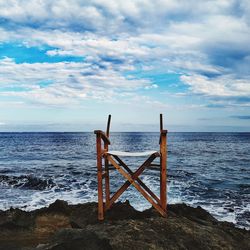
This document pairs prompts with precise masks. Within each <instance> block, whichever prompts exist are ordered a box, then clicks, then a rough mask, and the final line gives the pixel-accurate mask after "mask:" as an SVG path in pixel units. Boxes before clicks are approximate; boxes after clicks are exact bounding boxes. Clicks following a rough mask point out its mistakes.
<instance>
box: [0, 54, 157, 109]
mask: <svg viewBox="0 0 250 250" xmlns="http://www.w3.org/2000/svg"><path fill="white" fill-rule="evenodd" d="M0 68H1V76H0V82H1V83H2V84H1V88H2V91H1V95H2V96H19V97H23V98H27V99H29V100H32V101H33V102H39V103H45V104H57V105H59V104H65V103H68V102H69V101H70V102H73V103H75V102H77V101H80V100H83V99H97V100H98V99H99V100H110V99H112V98H117V97H118V96H119V97H120V92H121V91H123V92H125V93H126V92H128V93H129V92H133V91H135V90H136V89H140V88H142V89H143V88H145V89H147V88H151V87H152V88H155V87H156V86H155V85H154V84H151V82H150V81H149V80H145V79H135V78H126V77H125V76H123V75H121V73H120V72H119V71H116V70H115V69H113V67H112V65H111V64H110V63H105V64H102V67H100V66H98V65H93V64H91V63H87V62H82V63H78V62H59V63H32V64H30V63H22V64H16V63H15V62H14V61H13V60H12V59H10V58H5V59H3V60H0ZM44 79H46V80H47V82H46V84H41V82H42V81H44ZM6 88H7V89H8V90H6ZM17 88H18V91H15V89H17Z"/></svg>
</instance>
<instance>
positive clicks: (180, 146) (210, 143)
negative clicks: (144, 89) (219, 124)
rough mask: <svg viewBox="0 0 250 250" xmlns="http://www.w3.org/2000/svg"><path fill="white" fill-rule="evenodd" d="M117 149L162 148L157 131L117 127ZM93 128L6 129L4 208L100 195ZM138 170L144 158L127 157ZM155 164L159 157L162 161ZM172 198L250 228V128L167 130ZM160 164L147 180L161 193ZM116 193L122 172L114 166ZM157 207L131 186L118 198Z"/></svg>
mask: <svg viewBox="0 0 250 250" xmlns="http://www.w3.org/2000/svg"><path fill="white" fill-rule="evenodd" d="M110 140H111V142H112V145H111V147H110V149H112V150H123V151H129V152H132V151H144V150H159V144H158V143H159V134H158V133H144V132H143V133H137V132H133V133H132V132H124V133H118V132H117V133H111V135H110ZM95 150H96V148H95V135H94V133H90V132H86V133H59V132H58V133H54V132H53V133H52V132H51V133H0V210H6V209H9V208H10V207H13V208H21V209H23V210H27V211H30V210H33V209H37V208H41V207H43V206H48V205H49V204H50V203H52V202H54V201H55V200H56V199H62V200H65V201H67V202H69V203H70V204H77V203H85V202H93V201H97V175H96V173H97V171H96V151H95ZM122 159H123V160H124V161H125V162H127V163H128V165H129V166H130V167H131V169H132V170H136V169H137V168H138V166H139V165H141V164H142V163H143V162H144V160H145V157H129V158H126V157H123V158H122ZM155 163H157V160H156V162H155ZM167 168H168V171H167V178H168V192H167V193H168V203H169V204H175V203H186V204H188V205H190V206H192V207H197V206H201V207H202V208H204V209H206V210H207V211H209V212H210V213H211V214H212V215H213V216H214V217H215V218H217V219H218V220H221V221H228V222H233V223H235V224H236V225H237V226H238V227H241V228H246V229H250V133H198V132H197V133H169V134H168V162H167ZM159 174H160V172H159V171H158V169H157V168H153V169H146V170H145V171H144V172H143V174H142V175H141V179H142V180H143V182H144V183H145V184H146V185H147V186H148V187H149V188H151V189H152V190H153V191H154V192H155V193H156V194H159ZM110 182H111V192H114V191H115V190H117V189H118V188H119V187H120V186H121V185H122V184H123V183H124V179H123V177H122V176H121V175H120V174H119V173H118V172H117V171H112V172H111V180H110ZM119 200H120V201H125V200H129V201H130V203H131V205H133V206H134V207H135V208H136V209H138V210H144V209H147V208H149V207H151V205H150V204H149V203H148V202H147V201H146V200H145V199H144V197H142V196H141V195H140V194H139V193H138V192H137V191H136V190H135V189H134V188H133V187H130V188H129V189H128V190H127V191H126V192H125V193H123V195H122V196H121V197H120V199H119Z"/></svg>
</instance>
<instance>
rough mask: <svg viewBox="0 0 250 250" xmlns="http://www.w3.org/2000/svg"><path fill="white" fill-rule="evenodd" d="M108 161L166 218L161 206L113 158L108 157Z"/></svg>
mask: <svg viewBox="0 0 250 250" xmlns="http://www.w3.org/2000/svg"><path fill="white" fill-rule="evenodd" d="M107 157H108V160H109V162H111V163H112V164H113V165H114V167H115V168H116V169H117V170H118V171H119V172H120V173H121V174H122V175H123V176H124V177H125V178H126V179H127V180H128V181H129V182H130V183H131V184H132V185H133V186H134V187H135V188H136V189H137V190H138V191H139V192H140V193H141V194H142V195H143V196H144V198H145V199H146V200H147V201H148V202H150V203H151V204H152V206H153V207H154V208H155V209H156V210H157V211H158V212H159V213H160V214H161V215H162V216H164V217H165V216H166V213H165V211H164V210H163V209H162V207H161V206H159V205H158V204H156V203H155V202H154V200H153V199H152V198H151V197H150V196H149V195H148V194H147V193H146V192H145V191H144V189H143V188H142V187H141V186H140V185H139V184H137V183H136V182H135V180H134V179H133V178H132V177H131V176H130V175H129V174H128V173H126V172H125V171H124V170H123V169H122V168H121V167H120V166H119V165H118V164H117V163H116V162H115V160H113V158H112V157H111V156H110V155H108V156H107Z"/></svg>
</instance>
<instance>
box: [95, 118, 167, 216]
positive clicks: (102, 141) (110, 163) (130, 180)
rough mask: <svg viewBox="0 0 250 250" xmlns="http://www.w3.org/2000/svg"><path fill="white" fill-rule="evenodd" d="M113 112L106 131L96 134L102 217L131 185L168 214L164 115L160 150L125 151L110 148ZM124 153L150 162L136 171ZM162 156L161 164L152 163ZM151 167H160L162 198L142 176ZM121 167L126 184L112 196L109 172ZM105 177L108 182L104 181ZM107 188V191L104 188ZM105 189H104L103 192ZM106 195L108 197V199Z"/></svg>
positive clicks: (159, 209) (161, 123)
mask: <svg viewBox="0 0 250 250" xmlns="http://www.w3.org/2000/svg"><path fill="white" fill-rule="evenodd" d="M110 122H111V115H109V117H108V123H107V129H106V133H105V132H103V131H101V130H95V131H94V133H95V134H96V152H97V179H98V219H99V220H103V219H104V213H105V211H107V210H108V209H110V208H111V206H112V205H113V204H114V202H115V201H116V200H117V199H118V198H119V197H120V196H121V194H122V193H123V192H124V191H125V190H126V189H127V188H128V187H129V186H130V185H133V186H134V187H135V188H136V189H137V190H138V191H139V192H140V193H141V194H142V195H143V196H144V197H145V198H146V199H147V200H148V201H149V202H150V203H151V204H152V206H153V207H154V208H155V209H156V210H157V211H158V212H159V213H160V214H161V215H162V216H163V217H166V212H167V130H164V129H163V118H162V114H160V140H159V144H160V151H159V152H158V151H146V152H121V151H109V148H108V147H109V145H110V140H109V129H110ZM121 156H126V157H127V156H131V157H136V156H147V157H148V158H147V159H146V161H145V162H144V163H143V164H142V165H141V166H140V167H139V168H138V169H137V170H136V171H134V172H133V171H132V170H131V169H130V168H129V167H128V166H127V165H126V164H125V162H123V160H122V159H121V158H120V157H121ZM157 157H160V164H153V163H152V162H153V161H154V160H155V159H156V158H157ZM150 166H159V170H160V197H157V196H156V195H155V194H154V193H153V192H152V191H151V190H150V189H149V188H148V187H147V186H146V185H145V184H144V183H143V182H142V180H141V179H140V178H139V176H140V175H141V174H142V172H143V171H144V170H145V169H146V168H148V167H150ZM111 169H115V170H117V171H118V172H119V173H120V174H121V175H123V177H124V178H125V179H126V181H125V183H124V184H123V185H122V186H121V187H120V188H119V189H118V190H117V191H116V192H115V193H114V194H113V195H112V196H111V194H110V181H109V171H110V170H111ZM103 179H105V183H104V184H103ZM103 189H104V190H103ZM103 191H104V192H103ZM104 197H105V199H104Z"/></svg>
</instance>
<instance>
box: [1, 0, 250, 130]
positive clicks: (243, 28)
mask: <svg viewBox="0 0 250 250" xmlns="http://www.w3.org/2000/svg"><path fill="white" fill-rule="evenodd" d="M0 107H1V108H0V131H92V130H93V129H96V128H102V127H104V126H105V121H106V117H107V115H108V114H109V113H111V114H112V115H113V122H112V129H113V131H139V130H142V131H157V130H158V120H159V113H163V114H164V117H165V124H166V127H167V128H168V129H169V130H170V131H250V2H249V0H242V1H233V0H221V1H213V0H210V1H194V0H190V1H184V0H181V1H173V0H164V1H163V0H154V1H153V0H151V1H150V0H133V1H132V0H127V1H122V0H102V1H100V0H93V1H81V0H72V1H66V0H59V1H52V0H44V1H36V0H30V1H24V0H10V1H5V0H0Z"/></svg>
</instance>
